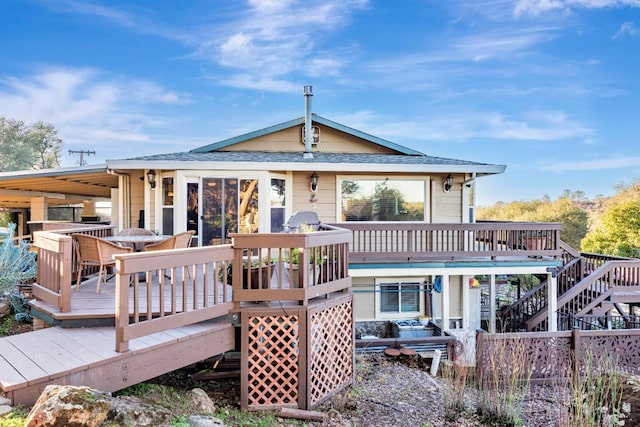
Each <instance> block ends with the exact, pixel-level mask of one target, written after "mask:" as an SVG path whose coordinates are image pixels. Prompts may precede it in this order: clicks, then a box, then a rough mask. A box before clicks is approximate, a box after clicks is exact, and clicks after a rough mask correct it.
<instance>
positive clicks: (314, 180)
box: [309, 172, 320, 202]
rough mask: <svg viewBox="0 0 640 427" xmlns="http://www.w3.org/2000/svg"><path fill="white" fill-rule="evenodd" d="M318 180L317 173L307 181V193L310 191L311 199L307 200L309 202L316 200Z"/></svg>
mask: <svg viewBox="0 0 640 427" xmlns="http://www.w3.org/2000/svg"><path fill="white" fill-rule="evenodd" d="M318 178H320V177H319V176H318V174H317V173H315V172H314V173H313V174H312V175H311V180H310V181H309V191H311V199H309V200H310V201H311V202H315V201H317V200H318V197H317V193H318Z"/></svg>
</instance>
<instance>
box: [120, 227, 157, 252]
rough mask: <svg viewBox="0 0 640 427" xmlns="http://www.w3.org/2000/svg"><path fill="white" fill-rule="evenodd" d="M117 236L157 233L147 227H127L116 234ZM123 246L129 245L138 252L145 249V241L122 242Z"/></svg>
mask: <svg viewBox="0 0 640 427" xmlns="http://www.w3.org/2000/svg"><path fill="white" fill-rule="evenodd" d="M116 235H117V236H154V235H155V233H154V232H153V231H151V230H147V229H146V228H137V227H132V228H125V229H122V230H120V231H118V233H117V234H116ZM120 245H122V246H129V247H131V248H132V249H133V250H135V251H136V252H140V251H141V250H143V249H144V243H120Z"/></svg>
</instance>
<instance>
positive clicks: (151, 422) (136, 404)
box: [104, 396, 174, 427]
mask: <svg viewBox="0 0 640 427" xmlns="http://www.w3.org/2000/svg"><path fill="white" fill-rule="evenodd" d="M173 417H174V416H173V413H171V411H170V410H168V409H166V408H164V407H162V406H160V405H156V404H153V403H150V402H149V401H147V400H145V399H143V398H140V397H136V396H119V397H114V398H113V399H112V400H111V410H110V411H109V414H108V416H107V420H106V422H105V424H104V425H106V426H154V427H155V426H166V425H169V424H170V423H171V420H172V419H173Z"/></svg>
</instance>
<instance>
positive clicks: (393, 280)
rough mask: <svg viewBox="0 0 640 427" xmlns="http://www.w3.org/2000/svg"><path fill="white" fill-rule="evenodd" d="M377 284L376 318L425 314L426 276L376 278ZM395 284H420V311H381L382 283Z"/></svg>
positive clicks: (395, 317)
mask: <svg viewBox="0 0 640 427" xmlns="http://www.w3.org/2000/svg"><path fill="white" fill-rule="evenodd" d="M374 284H375V292H374V294H375V304H376V313H375V317H376V319H399V318H411V317H418V316H420V315H422V314H424V292H425V285H424V277H383V278H376V279H375V281H374ZM394 284H398V285H416V284H417V285H419V286H420V292H418V304H419V307H418V310H419V311H415V312H414V311H409V312H405V313H401V312H399V311H398V312H396V313H383V312H382V311H381V307H380V306H381V300H382V293H381V289H380V287H381V285H394Z"/></svg>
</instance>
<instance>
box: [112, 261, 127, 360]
mask: <svg viewBox="0 0 640 427" xmlns="http://www.w3.org/2000/svg"><path fill="white" fill-rule="evenodd" d="M123 264H124V261H123V260H122V259H120V258H119V256H116V321H115V323H116V351H117V352H119V353H123V352H125V351H129V340H126V339H125V337H124V330H125V328H126V326H127V325H128V324H129V275H128V274H124V273H122V270H123Z"/></svg>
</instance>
